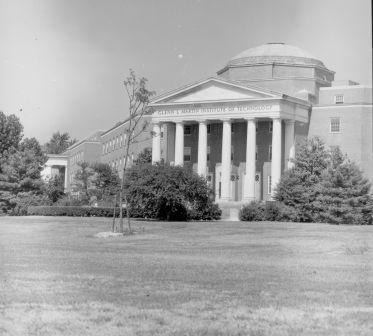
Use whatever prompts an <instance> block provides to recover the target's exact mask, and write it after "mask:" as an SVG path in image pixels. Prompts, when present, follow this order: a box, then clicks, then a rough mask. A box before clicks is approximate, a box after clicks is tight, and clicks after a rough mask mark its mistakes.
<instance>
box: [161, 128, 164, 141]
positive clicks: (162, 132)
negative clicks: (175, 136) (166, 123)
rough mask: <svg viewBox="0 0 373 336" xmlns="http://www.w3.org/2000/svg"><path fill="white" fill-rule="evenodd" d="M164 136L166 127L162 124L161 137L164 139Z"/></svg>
mask: <svg viewBox="0 0 373 336" xmlns="http://www.w3.org/2000/svg"><path fill="white" fill-rule="evenodd" d="M163 136H164V127H163V126H161V139H163Z"/></svg>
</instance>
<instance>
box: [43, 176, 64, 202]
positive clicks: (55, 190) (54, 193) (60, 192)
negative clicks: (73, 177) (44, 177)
mask: <svg viewBox="0 0 373 336" xmlns="http://www.w3.org/2000/svg"><path fill="white" fill-rule="evenodd" d="M46 194H47V196H48V198H49V199H50V201H51V202H52V203H55V202H57V201H58V200H59V199H60V198H62V197H63V196H65V188H64V176H63V175H56V176H54V177H53V178H51V179H49V181H48V182H47V184H46Z"/></svg>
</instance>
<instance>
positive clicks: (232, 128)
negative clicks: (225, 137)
mask: <svg viewBox="0 0 373 336" xmlns="http://www.w3.org/2000/svg"><path fill="white" fill-rule="evenodd" d="M231 132H232V133H234V124H233V123H232V124H231Z"/></svg>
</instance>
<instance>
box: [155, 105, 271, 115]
mask: <svg viewBox="0 0 373 336" xmlns="http://www.w3.org/2000/svg"><path fill="white" fill-rule="evenodd" d="M271 109H272V105H264V104H261V105H237V106H219V107H193V108H185V107H183V108H180V109H175V107H172V108H169V109H163V110H156V111H155V112H154V113H153V116H155V117H158V116H183V115H200V114H222V113H239V112H260V111H271Z"/></svg>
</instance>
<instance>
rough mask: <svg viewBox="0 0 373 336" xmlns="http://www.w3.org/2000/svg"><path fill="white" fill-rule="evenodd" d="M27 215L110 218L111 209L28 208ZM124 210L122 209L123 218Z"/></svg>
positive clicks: (71, 207) (117, 215)
mask: <svg viewBox="0 0 373 336" xmlns="http://www.w3.org/2000/svg"><path fill="white" fill-rule="evenodd" d="M27 214H28V215H30V216H72V217H112V216H113V208H103V207H88V206H29V207H28V209H27ZM125 215H126V209H123V216H125ZM115 216H116V217H119V208H116V209H115Z"/></svg>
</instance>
